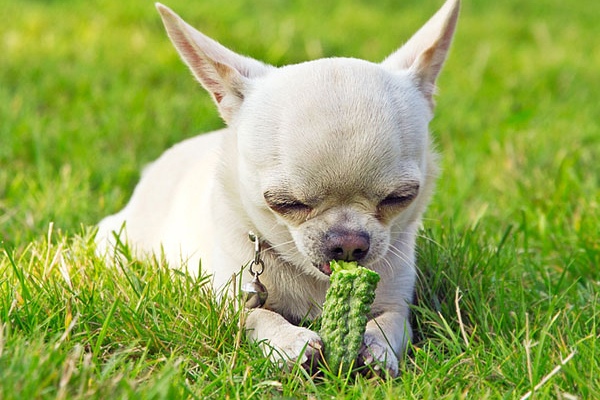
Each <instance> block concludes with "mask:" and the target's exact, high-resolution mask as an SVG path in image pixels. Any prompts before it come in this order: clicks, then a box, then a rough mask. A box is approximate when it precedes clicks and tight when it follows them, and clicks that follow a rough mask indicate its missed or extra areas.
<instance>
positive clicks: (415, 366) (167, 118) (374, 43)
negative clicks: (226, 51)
mask: <svg viewBox="0 0 600 400" xmlns="http://www.w3.org/2000/svg"><path fill="white" fill-rule="evenodd" d="M167 3H168V4H167V5H169V6H171V7H172V8H173V9H174V10H176V11H177V12H179V13H180V14H181V15H182V16H184V18H186V19H187V20H188V21H190V22H191V23H192V24H193V25H195V26H197V27H199V28H200V29H202V30H203V31H204V32H205V33H207V34H208V35H210V36H212V37H215V38H217V39H218V40H220V41H221V42H222V43H224V44H225V45H227V46H230V47H231V48H233V49H235V50H237V51H239V52H242V53H245V54H249V55H251V56H253V57H255V58H258V59H261V60H265V61H267V62H270V63H273V64H276V65H282V64H286V63H293V62H298V61H302V60H305V59H310V58H315V57H321V56H334V55H339V56H355V57H360V58H366V59H369V60H374V61H376V60H381V59H383V58H384V57H385V56H386V55H387V54H388V53H390V52H391V51H392V50H393V49H394V48H395V47H397V46H399V45H400V44H401V43H402V41H404V40H406V39H407V38H408V36H409V35H410V34H411V33H412V32H414V31H415V30H416V29H417V28H418V27H419V26H420V24H422V23H423V22H424V21H425V20H426V19H427V18H428V17H429V16H430V15H431V14H432V13H433V12H434V11H435V10H436V9H437V7H438V6H439V5H440V3H441V1H437V0H436V1H434V0H427V1H415V0H411V1H408V0H406V1H400V2H398V1H395V2H392V1H386V0H380V1H372V2H361V1H359V0H349V1H345V2H325V1H321V2H309V1H308V0H302V1H296V2H283V1H275V0H268V1H263V2H258V1H242V0H232V1H227V2H221V1H216V0H205V1H197V2H189V1H183V0H172V1H168V2H167ZM0 6H1V7H2V10H3V12H2V15H3V17H4V18H3V19H2V28H0V49H1V55H0V238H1V240H2V242H3V243H2V245H1V246H0V247H2V250H0V327H1V329H0V399H13V398H14V399H25V398H134V397H135V398H153V399H155V398H185V397H191V398H217V399H220V398H225V397H227V396H229V397H230V398H249V397H256V398H265V397H266V398H269V397H272V398H282V397H283V398H285V397H302V398H304V397H314V398H366V397H370V398H391V399H392V398H415V399H417V398H419V399H420V398H432V399H440V398H469V399H483V398H509V399H513V398H514V399H518V398H520V397H521V396H523V395H525V394H526V393H527V392H528V391H530V390H532V389H533V388H534V387H536V385H538V384H540V383H542V382H544V383H543V385H541V386H540V387H539V388H538V389H537V390H536V391H535V393H534V395H533V396H532V397H530V398H566V399H571V398H575V397H577V398H580V399H594V398H600V378H599V376H600V354H599V349H598V347H599V343H600V342H599V335H600V332H599V328H598V327H599V326H600V305H599V300H600V299H599V290H598V289H599V286H600V269H599V268H598V265H600V239H599V234H598V232H599V226H600V201H599V199H600V163H599V162H598V159H600V128H599V124H598V115H600V102H598V100H597V98H598V93H600V80H599V79H598V70H599V69H600V52H598V45H597V37H598V28H597V16H598V15H600V3H599V2H597V1H592V0H585V1H579V2H564V1H558V0H539V1H529V2H523V1H517V0H505V1H502V2H487V1H480V0H474V1H467V2H466V3H465V4H464V6H463V10H462V15H461V19H460V21H459V27H458V32H457V35H456V40H455V43H454V46H453V49H452V52H451V55H450V59H449V60H448V62H447V64H446V66H445V69H444V71H443V73H442V76H441V79H440V82H439V86H440V96H439V97H438V108H437V116H436V118H435V120H434V121H433V123H432V131H433V133H434V136H435V138H436V140H437V143H438V147H439V150H440V152H441V154H442V156H443V159H442V167H443V169H442V175H441V178H440V180H439V184H438V190H437V193H436V195H435V198H434V201H433V203H432V206H431V207H430V209H429V210H428V212H427V215H426V217H427V218H426V220H425V221H424V230H423V231H422V235H423V237H422V238H421V239H420V241H419V260H418V263H419V268H420V271H421V272H420V279H419V283H418V287H417V302H416V304H415V307H414V313H413V323H414V328H415V331H416V332H417V334H416V338H415V339H416V340H415V343H414V349H413V351H412V353H411V354H410V355H409V356H407V357H406V358H405V359H403V360H402V361H401V365H400V370H401V375H400V377H399V378H398V379H396V380H394V381H386V382H382V381H380V380H377V379H372V380H369V379H366V378H363V377H359V378H357V379H356V380H350V381H347V380H345V379H340V378H334V377H328V378H327V379H324V380H319V379H316V380H313V379H311V378H310V377H309V376H307V375H306V373H305V372H304V371H303V370H301V369H294V370H293V371H291V372H289V373H285V372H282V371H281V370H280V369H279V368H278V367H277V366H276V365H273V364H271V363H270V362H269V361H267V360H265V359H264V358H263V357H262V356H261V353H260V350H259V349H258V348H257V347H256V346H254V345H250V344H248V343H246V341H245V340H244V338H243V335H240V331H239V329H238V323H237V318H238V316H237V315H236V312H235V310H234V308H233V307H232V305H231V304H227V303H223V302H221V301H219V300H218V299H217V298H216V297H215V296H214V294H213V293H212V290H211V288H210V287H209V286H208V285H207V281H206V279H204V278H203V279H192V278H190V277H189V276H186V275H185V274H180V273H176V272H174V271H172V270H169V269H168V268H167V266H166V265H165V263H164V262H162V261H161V260H160V259H159V258H158V259H151V260H136V259H133V258H131V257H129V258H127V257H126V258H125V259H124V260H125V261H124V262H123V263H122V265H120V267H119V268H116V269H113V268H107V267H106V266H105V265H104V264H103V263H102V262H101V260H99V259H98V258H96V257H95V256H94V246H93V244H92V242H93V239H92V237H93V229H92V227H93V225H94V224H95V223H96V222H97V221H98V220H99V219H100V218H101V217H102V216H104V215H107V214H109V213H113V212H115V211H117V210H118V209H119V208H120V207H122V206H123V205H124V203H125V202H126V201H127V199H128V197H129V196H130V194H131V192H132V190H133V187H134V185H135V183H136V181H137V179H138V178H139V173H140V171H141V169H142V167H143V165H144V164H146V163H148V162H149V161H151V160H153V159H154V158H156V157H157V156H158V155H159V154H160V153H161V152H163V151H164V150H165V149H166V148H167V147H168V146H169V145H171V144H173V143H176V142H178V141H180V140H182V139H184V138H186V137H189V136H192V135H195V134H198V133H201V132H204V131H208V130H211V129H215V128H217V127H220V126H221V122H220V120H219V118H218V115H217V112H216V111H215V109H214V106H213V105H212V104H211V101H210V98H209V96H208V95H207V94H206V93H204V92H203V91H202V89H200V88H199V87H198V85H194V84H193V82H192V78H191V76H190V73H189V72H188V71H187V70H186V69H185V67H184V66H183V64H182V63H181V62H180V60H179V59H178V57H177V55H176V53H175V51H174V50H173V48H172V47H171V44H170V42H169V41H168V39H167V37H166V35H165V33H164V30H163V28H162V26H161V23H160V20H159V17H158V15H157V13H156V12H155V10H154V7H153V5H152V2H150V1H143V0H136V1H121V2H115V1H108V0H105V1H100V0H98V1H83V0H72V1H50V0H47V1H42V0H26V1H25V0H20V1H7V0H0ZM50 222H53V227H52V228H51V229H49V224H50ZM49 232H50V233H49ZM457 299H458V301H457ZM459 316H460V318H459ZM461 321H462V322H461ZM573 353H574V355H573V356H572V358H570V359H569V361H567V362H566V363H565V364H564V365H563V366H562V368H561V369H560V370H559V371H558V372H556V373H555V374H553V375H551V376H550V378H549V379H548V380H547V381H545V378H546V377H548V376H549V374H551V371H553V370H554V369H555V367H557V366H560V365H561V360H564V359H565V358H567V357H568V356H569V355H571V354H573Z"/></svg>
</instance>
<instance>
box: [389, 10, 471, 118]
mask: <svg viewBox="0 0 600 400" xmlns="http://www.w3.org/2000/svg"><path fill="white" fill-rule="evenodd" d="M459 8H460V0H447V1H446V3H444V5H443V6H442V7H441V8H440V9H439V10H438V12H437V13H435V15H434V16H433V17H431V19H430V20H429V21H427V23H426V24H425V25H423V27H421V29H419V30H418V31H417V33H415V34H414V35H413V37H411V38H410V40H409V41H408V42H406V43H405V44H404V46H402V47H401V48H400V49H398V50H397V51H396V52H394V53H393V54H392V55H390V56H389V57H388V58H386V59H385V60H384V61H383V62H382V65H383V66H384V67H386V68H388V69H390V70H406V69H408V70H409V71H410V73H411V75H412V76H413V77H414V78H415V79H416V81H417V84H418V86H419V89H420V90H421V92H422V93H423V94H424V95H425V98H426V99H427V100H428V101H429V103H430V105H431V107H432V108H433V105H434V103H433V94H434V92H435V80H436V78H437V76H438V74H439V73H440V70H441V69H442V65H443V64H444V60H446V55H447V54H448V49H449V48H450V43H451V42H452V36H453V35H454V30H455V28H456V21H457V19H458V11H459Z"/></svg>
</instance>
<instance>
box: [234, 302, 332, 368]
mask: <svg viewBox="0 0 600 400" xmlns="http://www.w3.org/2000/svg"><path fill="white" fill-rule="evenodd" d="M246 332H247V335H248V338H249V339H250V340H253V341H255V342H258V343H260V345H261V347H262V349H263V351H264V353H265V355H266V356H267V357H269V358H271V359H272V360H274V361H276V362H281V361H284V362H285V363H286V364H288V365H289V366H290V365H293V364H294V363H295V362H298V363H300V364H302V365H304V366H306V367H313V366H316V365H317V362H318V358H319V357H320V355H321V348H322V347H323V342H322V341H321V338H320V337H319V335H318V334H317V333H315V332H313V331H311V330H310V329H306V328H302V327H299V326H296V325H292V324H291V323H290V322H288V321H287V320H286V319H285V318H283V317H282V316H281V315H280V314H278V313H276V312H274V311H271V310H266V309H263V308H255V309H253V310H251V311H250V312H249V315H248V317H247V319H246Z"/></svg>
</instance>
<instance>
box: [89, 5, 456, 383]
mask: <svg viewBox="0 0 600 400" xmlns="http://www.w3.org/2000/svg"><path fill="white" fill-rule="evenodd" d="M458 8H459V1H458V0H447V2H446V3H445V4H444V6H443V7H442V8H441V9H440V11H438V12H437V13H436V14H435V15H434V17H433V18H432V19H431V20H430V21H429V22H428V23H427V24H425V25H424V27H423V28H421V30H419V31H418V32H417V33H416V34H415V36H413V38H411V39H410V40H409V41H408V42H407V43H406V45H405V46H404V47H402V48H400V49H399V50H398V51H396V52H395V53H394V54H392V55H391V56H390V57H388V58H387V59H386V60H385V61H384V62H383V63H382V64H375V63H370V62H367V61H362V60H357V59H347V58H330V59H321V60H316V61H310V62H306V63H302V64H297V65H290V66H285V67H281V68H275V67H272V66H267V65H265V64H262V63H260V62H258V61H256V60H253V59H250V58H246V57H243V56H240V55H237V54H235V53H233V52H232V51H230V50H228V49H226V48H225V47H223V46H221V45H220V44H218V43H217V42H215V41H213V40H212V39H210V38H208V37H206V36H204V35H203V34H201V33H200V32H198V31H196V30H195V29H194V28H192V27H191V26H190V25H188V24H186V23H185V22H184V21H183V20H182V19H181V18H179V16H177V15H176V14H175V13H173V12H172V11H171V10H170V9H168V8H167V7H165V6H163V5H161V4H158V3H157V9H158V11H159V13H160V15H161V17H162V18H163V22H164V24H165V26H166V29H167V32H168V34H169V37H170V38H171V40H172V41H173V43H174V45H175V47H176V49H177V50H178V52H179V53H180V55H181V57H182V59H183V60H184V62H185V63H186V64H187V65H188V66H189V67H190V69H191V70H192V73H193V74H194V76H195V77H196V79H198V81H199V82H200V83H201V84H202V85H203V86H204V87H205V88H206V89H207V90H208V91H209V93H210V94H211V95H212V97H213V99H214V101H215V103H216V104H217V107H218V109H219V112H220V113H221V116H222V117H223V119H224V120H225V121H226V122H227V124H228V128H227V129H223V130H221V131H218V132H213V133H209V134H205V135H201V136H198V137H195V138H193V139H189V140H186V141H184V142H182V143H180V144H178V145H176V146H174V147H173V148H171V149H169V150H168V151H166V152H165V153H164V154H163V155H162V156H161V157H160V158H159V159H158V160H157V161H155V162H154V163H152V164H151V165H150V166H149V167H147V168H146V170H145V171H144V173H143V175H142V179H141V181H140V183H139V184H138V186H137V187H136V189H135V191H134V193H133V196H132V198H131V200H130V201H129V203H128V204H127V206H126V207H125V208H124V209H123V210H121V211H120V212H119V213H117V214H115V215H112V216H109V217H107V218H105V219H104V220H103V221H102V222H101V223H100V225H99V232H98V235H97V241H98V244H99V248H100V251H109V250H110V249H111V247H112V246H113V245H114V244H113V234H112V232H113V231H116V232H119V231H120V230H121V227H122V226H123V225H125V228H124V229H125V231H124V233H123V234H122V235H123V237H124V238H126V239H127V241H128V242H129V243H130V244H131V245H133V246H134V248H136V249H137V250H138V251H154V252H160V251H161V249H164V252H165V255H166V257H167V258H168V259H169V260H170V262H171V263H172V265H174V266H180V265H182V264H184V263H182V262H181V261H182V260H183V261H185V264H187V268H188V269H189V270H191V271H192V272H194V273H197V272H198V269H197V268H198V265H199V262H200V260H202V268H203V271H204V272H207V273H210V274H212V275H213V277H214V285H215V286H216V287H223V286H224V285H226V283H227V281H228V280H229V279H230V278H231V276H232V275H233V274H235V273H239V272H240V268H241V266H242V265H244V264H245V263H247V262H248V261H249V260H250V259H251V256H252V245H251V243H250V242H249V241H248V238H247V237H248V236H247V232H248V231H249V230H253V231H255V232H256V233H258V235H259V236H260V238H261V239H262V240H263V241H264V243H265V244H267V245H268V246H270V248H268V249H267V250H266V251H264V254H263V258H264V260H265V264H266V270H265V273H264V274H263V275H262V276H261V279H262V281H263V283H264V284H265V285H266V286H267V287H268V290H269V300H268V303H267V305H266V307H265V309H258V310H254V311H253V312H251V313H250V315H249V316H248V320H247V324H246V328H247V329H248V334H249V336H250V338H251V339H253V340H257V341H262V340H265V342H266V343H269V344H270V345H271V346H272V348H273V349H275V350H276V351H275V352H269V351H267V353H268V354H269V355H271V356H274V355H275V356H274V357H281V356H282V355H283V356H284V357H287V358H289V359H290V360H296V359H299V358H300V357H301V354H303V357H304V359H306V357H311V356H313V355H315V354H316V353H317V352H318V351H317V350H318V349H319V347H320V339H319V337H318V335H317V334H316V333H315V332H311V331H309V330H307V329H305V328H299V327H297V326H294V325H293V324H292V323H290V322H289V321H292V322H293V321H298V320H300V319H301V318H303V317H305V316H308V317H310V318H312V317H315V316H317V315H318V314H319V313H320V306H321V304H322V302H323V300H324V296H325V291H326V290H327V287H328V276H327V275H325V274H324V273H322V272H321V271H319V270H318V269H317V268H316V267H315V266H314V265H316V264H319V263H320V262H322V261H323V257H324V256H323V252H322V251H321V248H320V246H321V241H322V240H321V239H322V238H323V235H324V234H326V233H327V232H328V230H329V229H330V228H331V227H333V226H340V227H343V228H344V229H348V230H361V231H365V232H368V233H369V236H370V238H371V239H370V240H371V247H370V250H369V254H368V256H367V257H366V258H365V259H364V264H365V265H366V266H368V267H369V268H371V269H373V270H375V271H377V272H379V273H380V274H381V276H382V279H381V281H380V284H379V286H378V288H377V293H376V298H375V302H374V304H373V307H372V311H373V315H374V316H375V318H373V319H372V320H371V321H370V322H369V323H368V325H367V331H366V334H365V346H364V347H363V350H362V353H361V360H362V361H363V362H366V363H374V364H375V365H378V367H377V368H380V366H381V365H382V364H379V363H384V364H383V367H384V368H385V369H386V370H387V371H388V372H389V373H390V374H391V375H395V374H397V368H398V365H397V364H398V360H397V356H399V355H400V354H402V352H403V351H404V350H405V348H406V345H407V343H408V341H409V340H410V337H411V328H410V324H409V321H408V316H409V308H408V305H409V304H410V302H411V300H412V296H413V288H414V281H415V266H414V259H415V256H414V246H415V235H416V232H417V229H418V226H419V223H420V218H421V215H422V213H423V212H424V210H425V208H426V205H427V203H428V200H429V197H430V195H431V193H432V190H433V186H434V180H435V176H436V172H437V170H436V162H435V160H436V157H435V153H434V152H433V150H432V148H431V144H430V139H429V134H428V123H429V121H430V119H431V118H432V116H433V99H432V96H433V92H434V90H433V89H434V84H435V79H436V78H437V75H438V73H439V71H440V68H441V66H442V63H443V61H444V59H445V58H446V54H447V51H448V48H449V45H450V42H451V38H452V35H453V33H454V29H455V25H456V19H457V16H458ZM407 182H408V183H411V182H412V183H413V184H414V183H415V182H416V183H418V184H419V192H418V195H417V197H416V198H415V199H414V200H413V201H412V202H411V203H410V204H409V205H407V206H406V207H404V208H401V209H400V208H397V209H396V208H394V210H393V211H386V214H381V213H379V211H378V210H381V208H380V205H379V204H380V203H379V202H380V201H381V200H382V199H383V198H385V197H386V196H387V194H389V193H391V192H392V191H394V190H396V189H397V188H399V187H400V188H402V187H404V186H406V185H407ZM403 185H404V186H403ZM266 191H275V192H281V193H285V194H286V195H287V194H289V195H290V196H294V197H295V198H300V199H307V200H306V201H307V202H311V204H310V206H311V211H310V214H308V213H307V214H305V215H304V214H302V215H300V217H298V216H297V215H295V214H294V215H295V216H292V217H290V215H289V214H285V215H283V214H281V213H278V212H275V211H274V210H273V209H271V208H270V207H269V206H268V205H267V203H266V202H265V198H264V197H263V194H264V193H265V192H266ZM386 210H387V209H386ZM242 278H243V280H244V281H248V280H249V279H250V275H249V274H248V273H246V272H244V273H243V275H242ZM303 350H304V353H303ZM304 359H302V360H300V361H304Z"/></svg>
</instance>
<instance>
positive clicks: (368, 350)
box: [359, 311, 412, 377]
mask: <svg viewBox="0 0 600 400" xmlns="http://www.w3.org/2000/svg"><path fill="white" fill-rule="evenodd" d="M407 317H408V312H406V313H403V312H401V311H385V312H383V313H382V314H380V315H378V316H377V317H376V318H373V319H371V320H370V321H369V322H368V323H367V329H366V330H365V337H364V340H363V347H362V349H361V352H360V356H359V362H362V363H364V364H365V365H370V366H371V367H372V368H373V370H374V371H375V372H377V371H380V370H381V368H382V367H383V368H384V369H385V370H386V371H387V372H388V373H389V374H390V376H391V377H396V376H397V375H398V356H399V355H400V354H403V353H404V351H405V350H406V346H407V344H408V342H409V341H410V339H411V337H412V330H411V327H410V322H409V321H408V318H407Z"/></svg>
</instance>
